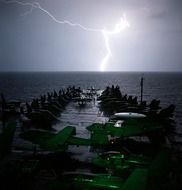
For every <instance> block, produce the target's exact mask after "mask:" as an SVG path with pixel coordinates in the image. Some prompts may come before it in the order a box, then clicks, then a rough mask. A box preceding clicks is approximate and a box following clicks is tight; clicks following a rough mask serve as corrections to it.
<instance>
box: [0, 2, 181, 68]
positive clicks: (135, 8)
mask: <svg viewBox="0 0 182 190" xmlns="http://www.w3.org/2000/svg"><path fill="white" fill-rule="evenodd" d="M19 2H23V3H25V2H26V3H33V2H35V1H31V0H26V1H25V0H24V1H23V0H21V1H20V0H19ZM36 2H38V3H40V5H41V7H42V8H43V9H44V10H46V11H48V12H49V13H50V15H52V16H53V17H54V18H56V19H57V20H59V21H64V20H67V21H70V22H71V23H79V24H81V25H82V26H84V27H87V28H92V29H99V30H100V31H97V32H96V31H87V30H84V29H83V28H81V27H79V26H71V25H69V24H59V23H56V22H55V21H54V20H53V18H52V17H51V16H50V15H48V14H47V13H45V12H44V11H42V10H40V9H39V8H38V6H37V4H33V5H34V7H33V9H32V10H31V8H32V6H31V4H27V5H21V4H20V3H18V2H9V3H5V2H4V1H2V0H0V71H100V65H101V62H102V60H103V59H104V57H105V56H106V55H107V53H108V50H107V48H106V44H105V40H104V37H103V33H102V30H103V29H105V30H107V31H112V30H113V28H114V27H115V25H116V24H117V23H119V22H120V18H121V17H122V16H123V15H125V18H126V20H127V22H128V23H129V25H130V27H127V28H125V29H123V30H122V31H121V32H119V33H117V34H113V35H109V41H108V42H109V47H110V50H111V53H112V56H110V57H109V58H108V60H107V64H106V67H105V69H104V70H105V71H182V0H37V1H36ZM31 11H32V12H31Z"/></svg>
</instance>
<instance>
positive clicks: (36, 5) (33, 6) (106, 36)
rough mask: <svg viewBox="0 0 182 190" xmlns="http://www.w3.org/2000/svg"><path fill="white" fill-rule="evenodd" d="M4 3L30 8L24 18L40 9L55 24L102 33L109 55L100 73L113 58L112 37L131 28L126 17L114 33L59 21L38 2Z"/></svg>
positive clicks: (13, 1)
mask: <svg viewBox="0 0 182 190" xmlns="http://www.w3.org/2000/svg"><path fill="white" fill-rule="evenodd" d="M3 2H4V3H16V4H19V5H22V6H30V10H29V11H27V12H25V13H24V14H22V16H27V15H28V14H31V13H32V12H33V10H34V9H39V10H41V11H42V12H43V13H45V14H46V15H48V16H49V17H50V18H51V19H52V20H53V21H54V22H56V23H58V24H67V25H69V26H72V27H79V28H81V29H82V30H85V31H88V32H100V33H102V35H103V37H104V42H105V47H106V50H107V54H106V56H105V57H104V58H103V60H102V61H101V63H100V71H105V70H106V66H107V63H108V60H109V58H110V57H111V56H112V52H111V48H110V45H109V39H110V36H111V35H114V34H118V33H120V32H121V31H122V30H124V29H126V28H127V27H129V26H130V25H129V23H128V21H127V20H126V17H125V15H124V16H123V17H121V18H120V22H119V23H118V24H116V25H115V27H114V29H113V30H112V31H108V30H106V29H96V28H90V27H86V26H83V25H81V24H79V23H72V22H70V21H68V20H58V19H57V18H55V17H54V16H53V15H52V14H51V13H50V12H49V11H47V10H46V9H44V8H43V7H42V6H41V5H40V4H39V3H38V2H33V3H29V2H28V3H27V2H26V3H25V2H21V1H17V0H11V1H3Z"/></svg>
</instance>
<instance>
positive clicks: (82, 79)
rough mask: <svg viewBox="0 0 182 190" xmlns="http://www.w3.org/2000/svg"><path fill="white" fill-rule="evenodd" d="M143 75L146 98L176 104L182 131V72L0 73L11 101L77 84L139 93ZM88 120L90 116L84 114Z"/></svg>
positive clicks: (0, 83)
mask: <svg viewBox="0 0 182 190" xmlns="http://www.w3.org/2000/svg"><path fill="white" fill-rule="evenodd" d="M142 75H143V77H144V98H143V99H144V100H146V101H147V102H150V101H151V100H152V99H154V98H156V99H159V100H160V101H161V105H162V107H167V106H168V105H170V104H174V105H175V106H176V109H175V115H174V118H175V120H176V122H177V128H178V132H180V133H182V73H160V72H151V73H149V72H146V73H139V72H103V73H100V72H24V73H23V72H20V73H18V72H17V73H0V93H3V94H4V96H5V97H6V99H8V100H20V101H22V102H29V101H31V100H32V99H33V98H37V97H39V96H40V95H41V94H46V93H47V92H51V91H53V90H57V91H58V90H59V89H60V88H66V87H67V86H69V85H71V86H72V85H75V86H76V87H81V88H82V89H87V88H90V87H94V88H98V89H101V90H104V89H105V87H106V86H108V85H110V86H111V85H118V86H120V89H121V92H122V93H123V94H125V93H127V94H128V95H133V96H138V98H139V96H140V78H141V76H142ZM85 119H87V115H86V114H85Z"/></svg>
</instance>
